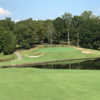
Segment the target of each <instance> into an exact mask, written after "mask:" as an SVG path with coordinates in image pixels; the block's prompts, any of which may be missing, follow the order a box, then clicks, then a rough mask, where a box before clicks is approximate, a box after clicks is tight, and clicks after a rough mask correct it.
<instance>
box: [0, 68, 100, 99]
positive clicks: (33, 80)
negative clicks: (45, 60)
mask: <svg viewBox="0 0 100 100" xmlns="http://www.w3.org/2000/svg"><path fill="white" fill-rule="evenodd" d="M0 100H100V71H96V70H44V69H32V68H30V69H28V68H26V69H24V68H23V69H22V68H20V69H14V68H13V69H1V70H0Z"/></svg>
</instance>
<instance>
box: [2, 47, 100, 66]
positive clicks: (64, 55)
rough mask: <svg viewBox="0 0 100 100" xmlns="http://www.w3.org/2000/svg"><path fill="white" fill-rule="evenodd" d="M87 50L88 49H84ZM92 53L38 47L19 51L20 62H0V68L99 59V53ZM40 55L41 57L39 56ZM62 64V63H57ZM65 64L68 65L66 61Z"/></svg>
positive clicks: (70, 48)
mask: <svg viewBox="0 0 100 100" xmlns="http://www.w3.org/2000/svg"><path fill="white" fill-rule="evenodd" d="M86 50H89V49H86ZM89 51H91V52H93V53H91V54H85V53H82V51H81V50H79V49H77V48H75V47H72V46H66V47H47V48H46V47H39V48H36V49H35V48H33V49H31V50H20V51H18V52H19V53H20V55H21V56H22V60H18V59H16V60H12V61H8V62H5V63H2V62H0V66H2V65H16V64H17V65H18V64H27V63H28V64H29V63H40V62H47V61H51V62H52V61H56V60H64V59H66V60H69V59H82V58H95V57H100V51H96V50H89ZM40 55H41V56H40ZM29 56H39V57H36V58H35V57H29ZM74 62H80V60H79V61H72V62H71V61H70V63H74ZM59 63H62V62H59ZM65 63H69V62H68V61H66V62H65Z"/></svg>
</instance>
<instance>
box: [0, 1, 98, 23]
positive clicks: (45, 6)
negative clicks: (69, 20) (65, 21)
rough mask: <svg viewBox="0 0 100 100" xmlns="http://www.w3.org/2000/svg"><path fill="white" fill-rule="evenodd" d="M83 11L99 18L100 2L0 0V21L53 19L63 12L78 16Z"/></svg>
mask: <svg viewBox="0 0 100 100" xmlns="http://www.w3.org/2000/svg"><path fill="white" fill-rule="evenodd" d="M85 10H91V11H93V13H94V14H96V15H98V16H99V15H100V0H0V19H2V18H5V17H11V18H12V19H13V20H14V21H19V20H24V19H28V18H33V19H34V20H36V19H43V20H44V19H55V18H56V17H59V16H61V15H63V14H64V13H65V12H70V13H72V14H73V15H80V14H81V13H82V12H83V11H85Z"/></svg>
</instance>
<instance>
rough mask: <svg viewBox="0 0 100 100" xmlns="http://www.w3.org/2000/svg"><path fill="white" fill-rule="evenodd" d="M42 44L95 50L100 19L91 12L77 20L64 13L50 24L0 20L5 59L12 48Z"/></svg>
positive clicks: (99, 42)
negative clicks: (65, 45) (66, 45)
mask: <svg viewBox="0 0 100 100" xmlns="http://www.w3.org/2000/svg"><path fill="white" fill-rule="evenodd" d="M42 43H48V44H68V45H75V46H78V47H84V48H91V49H99V48H100V17H99V16H96V15H94V14H93V13H92V11H84V12H83V13H82V14H81V15H78V16H73V15H72V14H71V13H64V14H63V15H62V16H60V17H57V18H56V19H53V20H51V19H48V20H32V18H29V19H26V20H21V21H19V22H14V21H12V19H11V18H5V19H3V20H0V52H1V53H3V54H5V55H7V54H11V53H13V52H14V51H15V50H16V48H23V49H29V48H32V47H33V46H34V45H36V44H42Z"/></svg>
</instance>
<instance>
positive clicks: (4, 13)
mask: <svg viewBox="0 0 100 100" xmlns="http://www.w3.org/2000/svg"><path fill="white" fill-rule="evenodd" d="M0 15H8V16H10V15H11V13H10V12H9V11H8V10H6V9H4V8H0Z"/></svg>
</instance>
